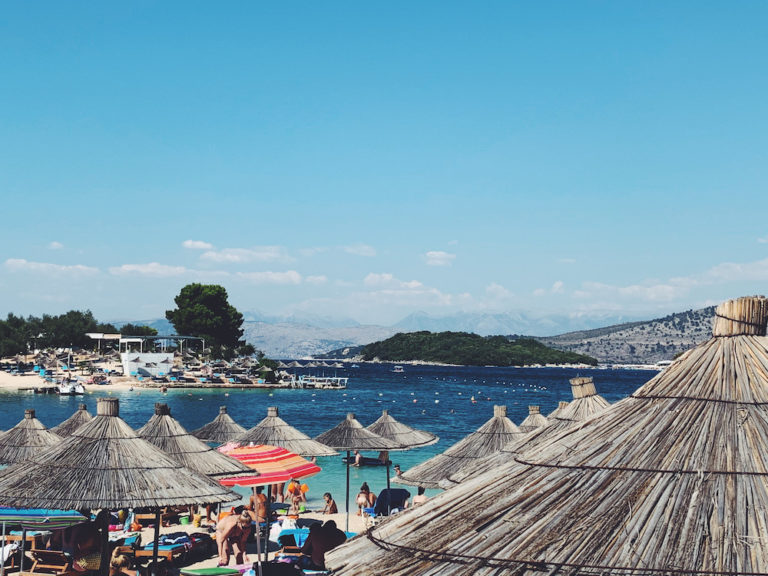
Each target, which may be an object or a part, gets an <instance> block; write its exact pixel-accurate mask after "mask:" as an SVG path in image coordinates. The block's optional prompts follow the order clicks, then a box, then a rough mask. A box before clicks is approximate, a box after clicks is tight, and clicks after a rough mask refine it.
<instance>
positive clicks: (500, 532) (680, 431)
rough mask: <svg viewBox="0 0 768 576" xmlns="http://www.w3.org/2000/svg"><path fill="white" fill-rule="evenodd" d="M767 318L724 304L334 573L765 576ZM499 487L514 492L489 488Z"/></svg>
mask: <svg viewBox="0 0 768 576" xmlns="http://www.w3.org/2000/svg"><path fill="white" fill-rule="evenodd" d="M767 321H768V301H767V300H766V299H764V298H762V297H754V298H743V299H739V300H735V301H730V302H727V303H725V304H723V305H721V306H720V307H718V309H717V311H716V317H715V322H714V330H713V333H714V337H713V338H712V339H711V340H709V341H708V342H706V343H704V344H702V345H700V346H698V347H696V348H694V349H693V350H690V351H689V352H687V353H686V354H684V355H683V356H682V357H680V358H679V359H678V360H677V361H676V362H675V363H673V364H672V365H671V366H670V367H668V368H667V369H666V370H664V371H663V372H661V373H660V374H659V375H657V376H656V377H654V378H653V379H652V380H650V381H649V382H648V383H646V384H645V385H643V386H641V387H640V388H639V389H638V390H637V391H636V392H635V393H634V394H632V395H631V396H630V397H628V398H625V399H624V400H622V401H620V402H618V403H617V404H615V405H614V406H612V407H611V408H610V409H608V410H606V411H604V412H603V413H601V414H600V415H598V416H596V417H593V418H591V419H589V420H587V421H585V422H582V423H579V424H577V425H574V426H571V427H569V428H568V429H566V430H563V431H562V432H561V434H560V438H559V441H558V442H551V443H549V444H548V445H547V446H546V447H544V448H542V447H539V448H538V449H535V450H530V451H527V452H524V453H522V454H520V455H519V456H518V458H517V462H514V466H512V464H511V463H510V465H509V466H500V467H498V468H497V469H494V470H489V471H488V472H487V473H486V474H484V475H482V476H479V477H477V478H475V479H474V480H472V481H470V482H467V483H466V484H462V485H460V486H458V487H456V488H453V489H451V490H448V491H446V492H445V493H443V494H440V495H438V496H436V497H435V498H433V499H431V500H429V501H428V502H426V503H425V504H422V505H421V506H419V507H417V508H416V509H413V510H406V511H405V512H403V513H401V514H399V515H397V516H395V517H394V518H393V519H392V520H390V521H388V522H385V523H382V524H381V525H380V527H376V528H374V529H373V530H372V531H371V532H369V534H368V537H367V538H356V539H353V540H351V541H350V542H349V543H348V544H345V545H343V546H342V547H340V548H337V549H335V550H333V551H331V552H329V553H328V554H326V565H327V566H328V567H329V568H330V569H331V570H332V572H333V574H334V576H344V575H349V574H355V575H359V576H366V575H371V574H374V573H386V574H388V575H390V576H404V575H406V574H407V575H408V576H424V575H427V574H429V575H436V574H440V575H441V576H456V575H470V574H472V575H478V576H486V575H489V574H516V575H521V576H525V575H533V574H621V575H633V574H634V575H658V576H661V575H673V576H674V575H689V574H698V575H704V574H707V575H725V574H728V575H736V574H750V575H756V574H766V573H768V539H766V538H765V537H764V535H765V534H766V533H768V515H766V510H768V411H766V409H765V406H766V405H768V338H766V337H765V334H766V323H767ZM574 448H577V449H576V450H574ZM521 465H522V466H521ZM498 482H504V483H505V484H506V485H508V486H510V487H512V489H510V490H493V491H489V490H485V488H486V487H487V486H489V485H493V484H495V483H498ZM435 526H441V527H444V529H442V530H436V529H435ZM454 526H455V527H456V528H455V529H451V527H454Z"/></svg>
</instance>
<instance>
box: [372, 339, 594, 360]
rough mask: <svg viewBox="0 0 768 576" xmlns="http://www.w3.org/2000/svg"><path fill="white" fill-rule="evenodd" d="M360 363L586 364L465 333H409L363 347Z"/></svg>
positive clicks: (530, 345) (525, 344) (530, 343)
mask: <svg viewBox="0 0 768 576" xmlns="http://www.w3.org/2000/svg"><path fill="white" fill-rule="evenodd" d="M362 356H363V360H374V359H378V360H382V361H390V362H409V361H421V362H438V363H444V364H462V365H468V366H531V365H534V364H589V365H591V366H596V365H597V360H596V359H595V358H592V357H591V356H587V355H585V354H577V353H575V352H564V351H561V350H555V349H554V348H549V347H547V346H545V345H544V344H542V343H540V342H537V341H536V340H534V339H533V338H516V339H510V338H507V337H505V336H479V335H477V334H470V333H468V332H426V331H422V332H409V333H399V334H395V335H394V336H392V337H391V338H387V339H386V340H382V341H380V342H374V343H372V344H368V345H366V346H364V347H363V350H362Z"/></svg>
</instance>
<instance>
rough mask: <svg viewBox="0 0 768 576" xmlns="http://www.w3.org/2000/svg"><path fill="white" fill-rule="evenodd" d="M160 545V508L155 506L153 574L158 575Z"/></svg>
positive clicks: (152, 575) (153, 575)
mask: <svg viewBox="0 0 768 576" xmlns="http://www.w3.org/2000/svg"><path fill="white" fill-rule="evenodd" d="M159 546H160V508H155V538H154V541H153V542H152V571H151V576H157V574H158V573H159V570H158V569H157V553H158V549H159Z"/></svg>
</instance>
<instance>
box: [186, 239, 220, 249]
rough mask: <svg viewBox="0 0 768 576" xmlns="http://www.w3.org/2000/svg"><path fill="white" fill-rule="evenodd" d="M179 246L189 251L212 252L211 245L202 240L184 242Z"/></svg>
mask: <svg viewBox="0 0 768 576" xmlns="http://www.w3.org/2000/svg"><path fill="white" fill-rule="evenodd" d="M181 245H182V246H184V248H188V249H190V250H213V244H211V243H210V242H203V241H202V240H184V242H182V243H181Z"/></svg>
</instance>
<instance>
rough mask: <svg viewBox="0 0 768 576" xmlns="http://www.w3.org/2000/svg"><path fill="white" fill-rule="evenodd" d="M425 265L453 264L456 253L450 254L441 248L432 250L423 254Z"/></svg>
mask: <svg viewBox="0 0 768 576" xmlns="http://www.w3.org/2000/svg"><path fill="white" fill-rule="evenodd" d="M425 257H426V259H427V266H450V265H451V264H453V261H454V259H455V258H456V254H450V253H448V252H443V251H441V250H432V251H430V252H427V253H426V255H425Z"/></svg>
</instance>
